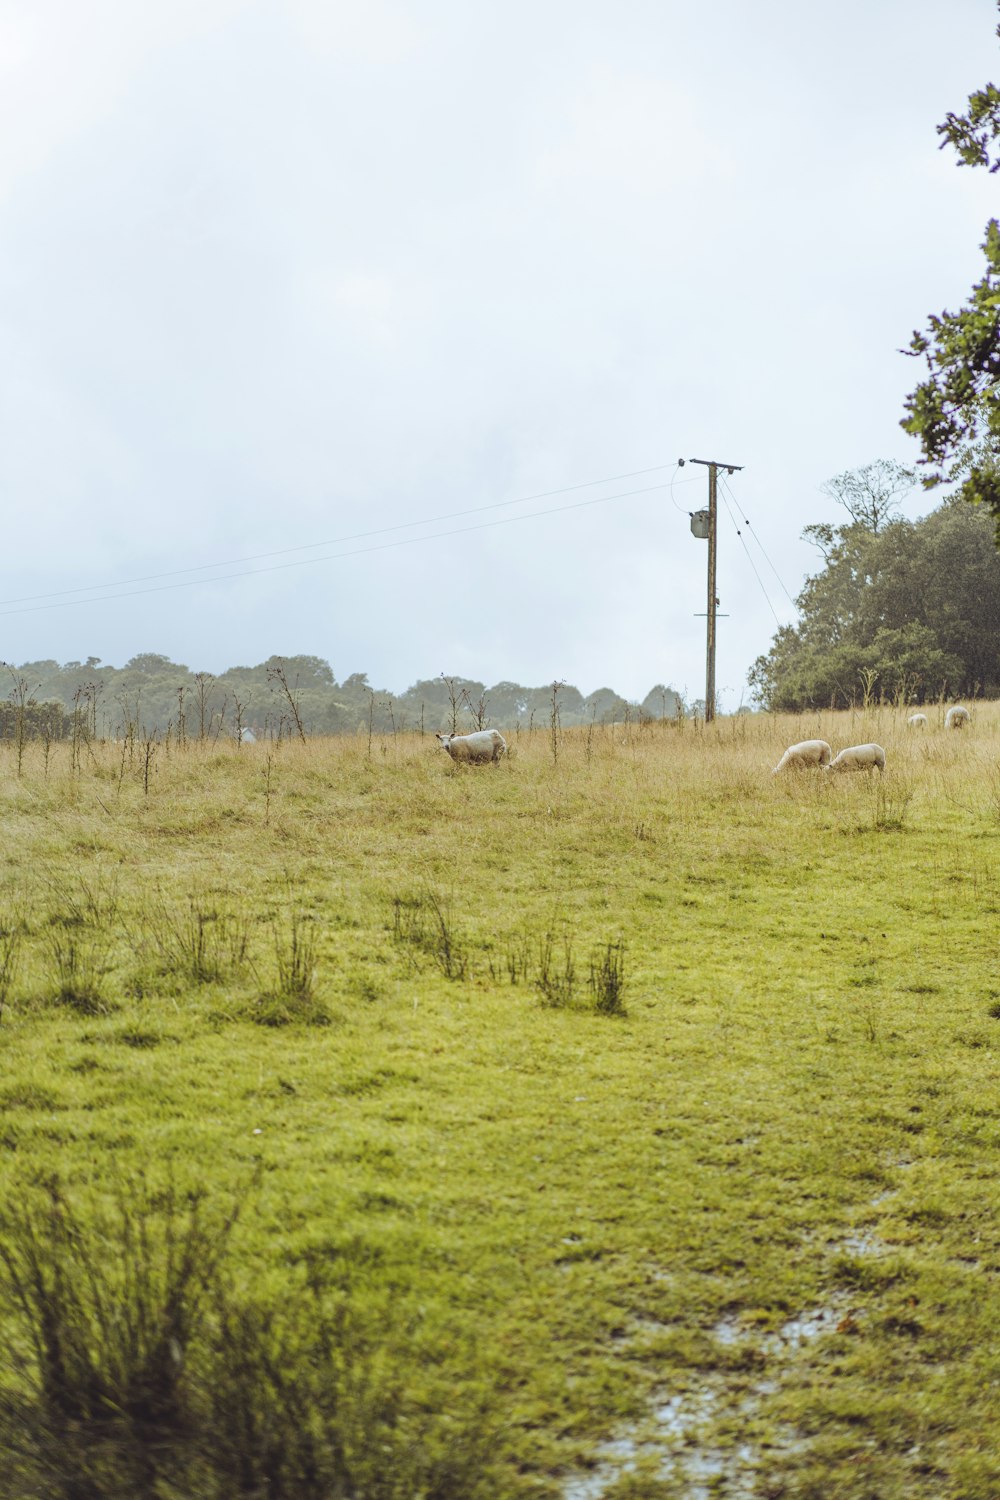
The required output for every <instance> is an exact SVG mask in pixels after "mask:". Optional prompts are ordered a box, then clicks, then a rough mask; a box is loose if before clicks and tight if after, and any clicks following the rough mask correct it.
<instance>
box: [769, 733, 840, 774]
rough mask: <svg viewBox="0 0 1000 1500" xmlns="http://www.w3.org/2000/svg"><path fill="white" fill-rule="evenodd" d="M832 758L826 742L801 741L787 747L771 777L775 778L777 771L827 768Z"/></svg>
mask: <svg viewBox="0 0 1000 1500" xmlns="http://www.w3.org/2000/svg"><path fill="white" fill-rule="evenodd" d="M832 756H833V751H832V750H831V749H830V746H829V745H828V744H827V743H826V740H802V741H801V742H800V743H799V744H798V745H789V747H788V749H787V750H786V751H785V753H784V755H783V756H782V757H781V759H780V760H779V761H778V764H777V765H776V766H775V768H774V770H773V771H772V772H771V775H772V776H777V774H778V772H779V771H803V770H805V769H806V767H807V766H828V765H829V764H830V760H831V758H832Z"/></svg>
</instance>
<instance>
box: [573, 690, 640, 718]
mask: <svg viewBox="0 0 1000 1500" xmlns="http://www.w3.org/2000/svg"><path fill="white" fill-rule="evenodd" d="M583 702H584V707H585V708H586V710H587V712H588V713H593V714H594V716H595V718H596V719H597V721H598V723H602V724H617V723H620V722H621V721H622V720H623V719H624V718H625V715H626V713H628V712H629V711H630V709H629V703H628V700H627V699H625V698H623V697H622V696H621V694H620V693H616V692H615V690H614V688H607V687H606V688H598V689H597V691H596V693H588V694H587V696H586V698H585V699H584V700H583Z"/></svg>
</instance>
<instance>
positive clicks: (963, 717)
mask: <svg viewBox="0 0 1000 1500" xmlns="http://www.w3.org/2000/svg"><path fill="white" fill-rule="evenodd" d="M971 717H972V715H971V714H970V713H969V710H968V709H967V708H963V707H962V705H961V704H960V703H956V704H955V705H954V706H953V707H952V708H949V710H948V712H947V713H946V714H945V716H944V727H945V729H961V728H962V726H963V725H964V724H968V722H969V720H970V719H971Z"/></svg>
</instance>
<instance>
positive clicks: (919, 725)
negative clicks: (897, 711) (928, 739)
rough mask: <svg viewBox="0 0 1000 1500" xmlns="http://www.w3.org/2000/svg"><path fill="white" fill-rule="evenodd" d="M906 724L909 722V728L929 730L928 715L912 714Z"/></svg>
mask: <svg viewBox="0 0 1000 1500" xmlns="http://www.w3.org/2000/svg"><path fill="white" fill-rule="evenodd" d="M906 722H907V724H908V725H909V727H910V728H911V729H926V728H927V715H926V714H911V715H910V717H909V718H908V719H907V721H906Z"/></svg>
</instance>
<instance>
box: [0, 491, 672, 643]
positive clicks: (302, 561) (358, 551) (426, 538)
mask: <svg viewBox="0 0 1000 1500" xmlns="http://www.w3.org/2000/svg"><path fill="white" fill-rule="evenodd" d="M668 467H669V465H667V464H661V465H659V468H661V469H663V468H668ZM636 472H638V473H641V472H646V473H652V472H654V471H653V470H645V471H642V470H639V471H636ZM595 482H597V483H600V482H601V481H595ZM569 488H580V489H583V488H586V486H584V485H580V486H570V487H569ZM665 488H666V483H665V482H664V483H662V484H651V485H645V486H643V487H641V488H639V489H634V490H621V491H619V492H618V493H617V494H615V495H595V496H594V497H593V498H592V499H589V500H575V501H572V502H571V503H570V504H569V505H555V506H551V507H549V508H548V509H546V510H537V511H529V513H528V514H527V515H522V516H504V517H502V518H501V519H499V520H496V521H480V522H477V523H476V524H475V525H473V526H456V527H452V528H451V529H450V530H447V531H431V532H427V533H425V534H424V535H423V536H409V537H400V538H398V539H397V540H396V541H392V542H376V543H375V544H374V545H373V546H370V547H355V548H353V549H352V550H351V551H349V552H328V553H324V555H323V556H322V557H300V558H297V559H296V560H295V561H293V562H284V563H271V564H270V565H269V566H267V567H264V568H241V569H239V570H238V571H237V572H235V573H219V574H216V575H215V576H214V577H212V578H206V579H202V578H188V579H185V580H184V581H183V582H180V583H159V584H156V585H154V587H152V588H137V589H131V588H120V592H118V593H110V594H107V593H106V594H96V595H93V596H92V597H91V598H88V599H65V598H60V600H59V602H57V603H53V604H31V603H28V604H27V607H26V608H19V609H4V608H2V607H0V616H6V615H25V614H37V613H40V612H42V611H44V610H50V609H72V608H74V607H75V606H76V605H78V604H104V603H109V602H111V601H112V600H114V599H134V598H136V597H138V596H139V595H143V594H162V593H169V592H172V591H174V590H176V589H187V588H196V587H197V586H198V585H199V584H203V583H224V582H226V581H227V580H229V579H233V578H251V577H256V576H257V575H259V574H261V573H279V572H283V571H284V570H286V569H288V568H302V567H306V566H308V564H310V563H322V562H335V561H337V559H339V558H344V557H360V556H362V555H364V554H365V553H369V552H386V551H389V550H390V549H392V548H395V547H408V546H411V545H412V544H413V543H416V542H431V541H435V540H438V539H440V538H441V537H449V536H464V535H466V534H467V533H468V532H472V531H487V530H489V529H490V528H492V527H495V526H511V525H513V524H514V523H515V522H518V521H533V520H536V519H537V518H539V517H541V516H555V515H561V514H563V513H564V512H566V511H571V510H582V509H583V508H585V507H586V506H591V505H605V504H607V503H608V502H609V501H612V500H625V499H629V498H631V497H632V496H634V495H649V494H653V493H654V492H655V491H657V490H663V489H665ZM553 493H557V494H558V493H565V491H555V492H553ZM539 498H541V497H539ZM498 503H499V504H505V505H506V504H517V503H520V502H517V501H500V502H498ZM495 508H496V507H495V506H482V507H480V509H481V510H488V509H495ZM472 513H474V512H468V511H467V512H465V514H472ZM415 524H417V523H415ZM419 524H427V523H425V522H424V523H419ZM398 529H401V528H399V527H384V528H382V531H393V530H398ZM382 531H376V532H369V533H361V534H359V535H365V534H367V535H372V536H378V535H381V534H382ZM344 540H347V541H350V540H354V538H350V537H348V538H344ZM312 545H316V546H323V545H331V544H330V543H325V544H324V543H314V544H312ZM286 550H287V551H297V550H300V549H298V548H288V549H286ZM261 555H262V556H280V555H281V554H280V553H264V554H261ZM247 560H248V561H249V560H250V559H247ZM215 566H217V567H225V566H226V564H224V563H218V564H215ZM178 571H179V572H194V571H195V570H194V569H179V570H178ZM160 576H162V577H170V576H172V575H170V574H162V575H160ZM133 581H134V582H141V581H142V580H139V579H136V580H133ZM94 587H97V585H94ZM103 587H106V588H113V587H115V585H113V584H107V585H103ZM119 587H120V586H119ZM80 592H83V590H78V589H68V590H66V593H80ZM31 597H35V598H49V597H51V596H49V595H35V596H28V598H31ZM18 602H20V603H24V602H25V601H16V600H8V601H0V605H2V604H3V603H18Z"/></svg>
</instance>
